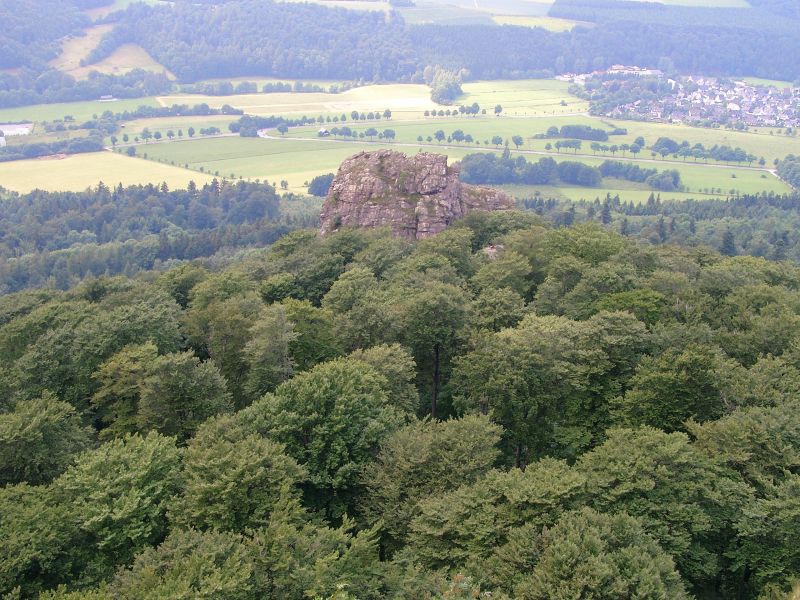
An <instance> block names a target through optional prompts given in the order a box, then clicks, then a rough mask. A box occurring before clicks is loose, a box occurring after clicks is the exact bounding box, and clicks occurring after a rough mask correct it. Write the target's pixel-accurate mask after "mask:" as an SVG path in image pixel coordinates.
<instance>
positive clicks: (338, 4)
mask: <svg viewBox="0 0 800 600" xmlns="http://www.w3.org/2000/svg"><path fill="white" fill-rule="evenodd" d="M278 2H313V3H314V4H320V5H322V6H327V7H329V8H346V9H348V10H375V11H383V12H389V11H390V10H391V9H392V5H391V4H389V3H388V2H380V1H378V0H278Z"/></svg>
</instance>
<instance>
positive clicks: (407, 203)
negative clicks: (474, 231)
mask: <svg viewBox="0 0 800 600" xmlns="http://www.w3.org/2000/svg"><path fill="white" fill-rule="evenodd" d="M513 206H514V200H513V199H512V198H511V197H510V196H508V195H507V194H505V193H503V192H501V191H498V190H492V189H489V188H483V187H477V186H474V185H467V184H464V183H461V182H460V181H459V180H458V169H457V168H455V167H452V166H450V167H448V165H447V157H446V156H443V155H441V154H429V153H426V152H421V153H419V154H416V155H414V156H406V155H405V154H403V153H401V152H395V151H392V150H378V151H375V152H360V153H358V154H356V155H354V156H351V157H350V158H348V159H347V160H345V161H344V162H343V163H342V164H341V166H340V167H339V172H338V173H337V174H336V177H335V178H334V180H333V183H332V184H331V187H330V190H329V191H328V197H327V198H326V199H325V204H324V205H323V207H322V215H321V220H322V229H321V233H322V234H323V235H324V234H326V233H330V232H332V231H335V230H337V229H338V228H339V227H343V226H351V227H382V226H388V227H391V229H392V231H393V232H394V233H395V235H400V236H404V237H408V238H423V237H428V236H431V235H434V234H436V233H439V232H440V231H442V230H443V229H444V228H445V227H447V226H448V225H450V224H451V223H452V222H453V221H455V220H456V219H459V218H460V217H462V216H464V215H465V214H466V213H468V212H470V211H473V210H506V209H509V208H512V207H513Z"/></svg>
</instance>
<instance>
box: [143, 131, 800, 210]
mask: <svg viewBox="0 0 800 600" xmlns="http://www.w3.org/2000/svg"><path fill="white" fill-rule="evenodd" d="M378 148H392V149H395V150H398V151H401V152H405V153H407V154H413V153H416V152H419V151H425V152H439V153H443V154H447V155H448V156H449V157H450V158H451V160H453V161H455V160H458V159H460V158H462V157H463V156H464V155H465V154H468V153H472V152H481V151H493V152H497V151H499V150H498V149H496V148H494V147H491V148H485V147H484V148H476V147H456V146H453V145H447V144H445V145H438V144H435V143H434V144H431V145H428V144H427V143H425V144H422V145H420V144H404V143H401V142H396V143H386V142H379V141H375V142H372V143H370V142H368V141H366V140H359V141H356V142H348V141H339V140H332V139H328V138H326V139H297V138H286V139H260V138H239V137H225V138H208V139H196V140H184V141H176V142H171V143H158V144H152V143H151V144H141V145H139V146H138V147H137V151H138V154H139V156H144V155H145V154H146V155H147V158H148V159H150V160H154V161H159V162H162V163H166V164H168V165H174V166H176V167H184V168H189V169H193V170H197V171H202V172H204V173H206V174H209V173H210V174H213V175H218V176H220V177H234V178H239V177H242V178H245V179H261V180H267V181H270V182H280V181H281V180H286V181H288V183H289V187H290V189H292V190H295V191H302V190H303V188H304V185H305V182H307V181H309V180H310V179H311V178H313V177H314V176H316V175H320V174H323V173H328V172H335V171H336V169H337V167H338V165H339V163H341V162H342V160H344V159H345V158H347V157H348V156H351V155H353V154H355V153H357V152H359V151H363V150H376V149H378ZM552 156H553V158H555V159H556V160H558V161H562V160H580V161H581V162H585V163H588V164H592V165H599V164H600V163H601V162H602V161H603V160H604V158H602V157H574V156H572V155H571V154H567V153H562V154H560V155H558V154H552ZM541 157H542V155H541V154H528V155H527V158H528V160H533V161H535V160H538V159H539V158H541ZM618 158H619V159H620V160H629V159H623V158H622V157H618ZM636 162H637V163H640V164H641V165H642V167H647V168H652V167H656V168H659V169H668V168H669V169H677V170H678V171H680V173H681V178H682V180H683V183H684V185H685V186H686V188H687V189H686V192H684V193H678V194H675V195H672V194H667V195H668V196H669V197H676V198H684V197H687V196H688V195H696V196H701V195H710V196H714V197H717V196H724V195H726V194H728V193H729V192H730V191H731V190H735V191H737V192H740V193H756V192H761V191H773V192H779V193H781V192H787V191H789V188H788V187H787V186H786V184H784V183H783V182H782V181H780V180H779V179H777V178H776V177H775V176H774V175H772V174H771V173H768V172H767V171H764V170H760V169H747V168H742V167H733V166H731V167H726V166H721V165H703V164H691V163H687V164H675V163H671V162H664V161H650V160H646V159H645V160H640V161H636ZM613 183H614V182H609V185H611V184H613ZM619 183H620V182H616V184H615V186H611V187H609V186H607V185H604V186H603V188H599V189H602V194H603V195H605V191H606V189H609V190H612V189H613V190H614V191H615V192H619V193H620V195H621V196H625V195H626V194H629V195H631V196H634V195H635V196H636V197H637V198H639V197H640V196H642V193H643V192H646V194H645V197H646V195H647V194H649V191H650V190H647V189H644V188H643V186H641V187H639V188H637V187H636V186H630V185H626V186H625V187H624V188H620V186H619V185H618V184H619ZM625 183H627V182H625ZM599 189H598V190H599ZM598 190H594V189H589V188H583V191H581V192H580V193H581V194H582V197H592V198H593V197H594V196H595V195H597V193H599V191H598ZM534 191H535V190H528V191H526V194H525V195H531V196H532V195H534V194H533V192H534ZM577 193H578V192H577V191H573V192H570V194H571V196H570V197H572V196H574V195H575V194H577Z"/></svg>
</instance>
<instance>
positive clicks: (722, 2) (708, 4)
mask: <svg viewBox="0 0 800 600" xmlns="http://www.w3.org/2000/svg"><path fill="white" fill-rule="evenodd" d="M636 1H639V2H658V3H660V4H668V5H671V6H697V7H701V8H750V4H749V3H748V2H747V0H636Z"/></svg>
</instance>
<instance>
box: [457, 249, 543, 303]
mask: <svg viewBox="0 0 800 600" xmlns="http://www.w3.org/2000/svg"><path fill="white" fill-rule="evenodd" d="M531 275H532V268H531V265H530V263H529V262H528V259H526V258H525V257H524V256H522V255H521V254H519V253H518V252H515V251H514V250H504V251H503V252H502V253H501V254H499V256H497V257H496V258H494V259H492V260H489V261H487V262H486V263H485V264H484V265H483V266H482V267H481V268H480V269H478V271H477V272H476V273H475V275H473V276H472V278H471V279H470V284H471V285H473V286H475V287H476V288H477V289H479V290H485V289H488V288H494V289H501V288H508V289H511V290H514V291H515V292H516V293H517V294H519V295H520V296H522V297H526V296H528V294H529V291H530V287H531V283H532V282H531Z"/></svg>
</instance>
